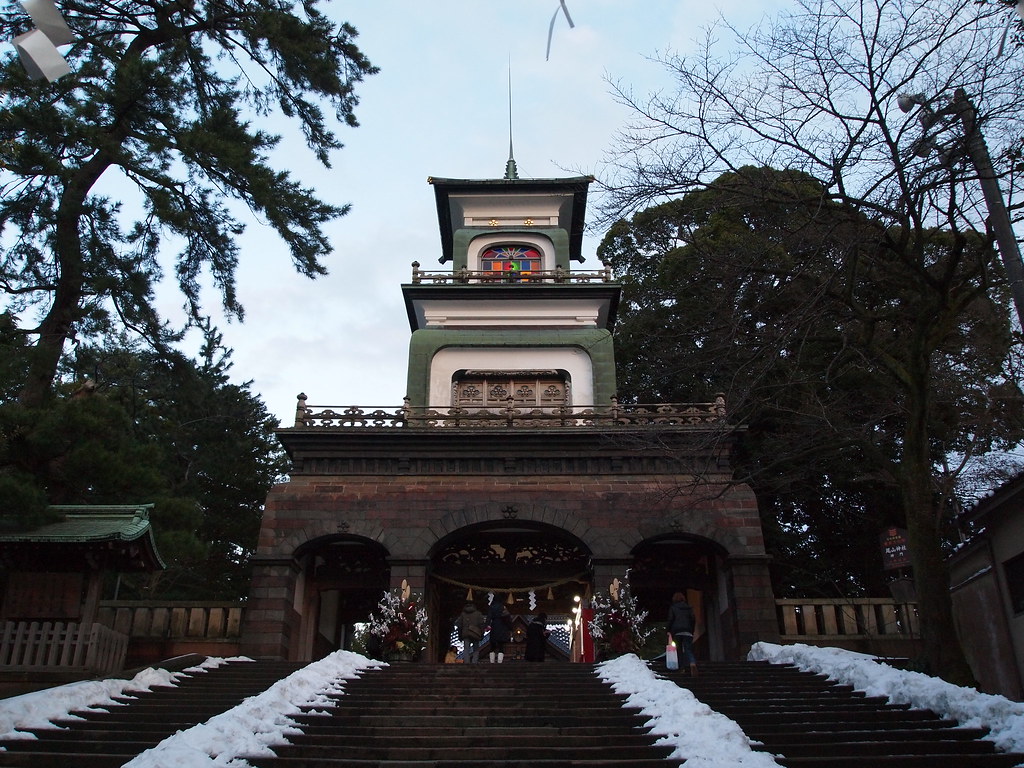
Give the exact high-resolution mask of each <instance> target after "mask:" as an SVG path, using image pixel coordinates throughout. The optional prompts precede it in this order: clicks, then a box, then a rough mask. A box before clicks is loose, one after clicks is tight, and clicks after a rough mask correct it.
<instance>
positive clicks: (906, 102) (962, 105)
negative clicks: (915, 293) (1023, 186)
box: [897, 88, 1024, 330]
mask: <svg viewBox="0 0 1024 768" xmlns="http://www.w3.org/2000/svg"><path fill="white" fill-rule="evenodd" d="M897 104H898V105H899V108H900V109H901V110H902V111H903V112H909V111H910V110H911V109H913V108H914V107H915V106H920V107H921V108H922V109H924V110H926V113H927V120H926V119H925V117H924V116H922V124H923V125H924V126H925V129H927V128H929V127H931V126H932V125H934V124H935V121H936V120H938V119H939V118H940V117H942V116H945V115H953V116H956V117H957V118H958V119H959V120H960V124H961V125H962V126H963V129H964V147H965V149H966V150H967V156H968V157H969V158H970V160H971V164H972V165H973V166H974V170H975V171H977V174H978V182H979V184H980V185H981V192H982V194H983V195H984V196H985V205H986V206H987V208H988V216H989V221H990V222H991V224H992V230H993V232H994V233H995V236H996V244H997V245H998V246H999V255H1000V257H1001V258H1002V261H1003V268H1004V269H1005V270H1006V277H1007V279H1008V280H1009V281H1010V292H1011V294H1012V296H1013V303H1014V306H1015V307H1016V309H1017V323H1018V324H1019V326H1020V328H1021V329H1022V330H1024V264H1022V263H1021V256H1020V249H1019V248H1018V246H1017V237H1016V235H1015V234H1014V232H1013V224H1012V223H1011V221H1010V214H1009V212H1008V211H1007V210H1006V205H1005V204H1004V203H1003V193H1002V190H1001V189H1000V188H999V182H998V181H997V180H996V173H995V169H994V168H993V166H992V158H991V156H990V155H989V153H988V145H987V144H985V137H984V136H983V135H982V133H981V129H980V128H979V127H978V120H977V116H978V113H977V110H976V109H975V107H974V104H973V103H972V102H971V100H970V99H969V98H968V97H967V93H966V91H964V89H963V88H957V89H956V91H955V92H954V93H953V98H952V99H951V100H950V102H949V103H948V104H947V105H946V106H944V107H942V108H941V109H939V110H937V111H936V110H933V109H932V107H931V103H930V102H929V100H928V99H926V98H925V97H924V96H923V95H921V94H917V95H909V94H901V95H900V96H899V97H898V99H897ZM933 146H934V144H933V143H930V141H929V139H928V138H927V137H924V138H923V139H922V142H921V147H922V148H923V149H926V150H927V149H930V148H931V147H933ZM925 154H927V152H926V153H925Z"/></svg>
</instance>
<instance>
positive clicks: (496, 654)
mask: <svg viewBox="0 0 1024 768" xmlns="http://www.w3.org/2000/svg"><path fill="white" fill-rule="evenodd" d="M487 624H488V625H489V626H490V628H491V664H493V663H494V661H495V658H497V661H498V663H499V664H501V663H502V662H503V661H504V660H505V643H507V642H508V641H509V640H510V639H512V614H510V613H509V612H508V608H507V607H506V606H505V604H504V603H503V602H502V601H501V600H499V599H498V598H497V596H495V598H494V601H493V602H492V603H491V607H490V608H489V609H488V610H487Z"/></svg>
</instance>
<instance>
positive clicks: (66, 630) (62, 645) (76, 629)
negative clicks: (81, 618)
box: [0, 621, 128, 673]
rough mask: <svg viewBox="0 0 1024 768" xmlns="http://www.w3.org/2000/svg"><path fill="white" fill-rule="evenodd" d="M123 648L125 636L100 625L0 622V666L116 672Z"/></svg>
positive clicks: (126, 641)
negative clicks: (76, 668) (72, 668)
mask: <svg viewBox="0 0 1024 768" xmlns="http://www.w3.org/2000/svg"><path fill="white" fill-rule="evenodd" d="M127 650H128V637H127V635H125V634H122V633H120V632H115V631H114V630H112V629H110V628H108V627H105V626H103V625H102V624H77V623H75V622H63V621H5V622H2V623H0V667H78V668H83V669H87V670H90V671H95V672H99V673H108V672H116V671H118V670H120V669H122V668H123V667H124V659H125V654H126V652H127Z"/></svg>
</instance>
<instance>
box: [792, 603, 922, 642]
mask: <svg viewBox="0 0 1024 768" xmlns="http://www.w3.org/2000/svg"><path fill="white" fill-rule="evenodd" d="M775 605H776V608H777V610H778V617H779V633H780V634H781V635H782V641H783V642H785V643H795V642H802V643H809V644H814V645H827V644H828V640H831V639H840V640H845V641H849V640H876V639H902V640H917V639H919V638H920V626H919V623H918V617H917V605H916V604H914V603H900V602H897V601H895V600H893V599H891V598H874V597H868V598H847V599H845V600H844V599H839V600H836V599H815V598H790V599H783V600H776V601H775Z"/></svg>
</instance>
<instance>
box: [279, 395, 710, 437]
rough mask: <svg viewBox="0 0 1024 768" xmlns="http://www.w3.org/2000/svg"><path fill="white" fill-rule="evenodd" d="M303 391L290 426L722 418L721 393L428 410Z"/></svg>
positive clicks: (592, 423) (699, 421)
mask: <svg viewBox="0 0 1024 768" xmlns="http://www.w3.org/2000/svg"><path fill="white" fill-rule="evenodd" d="M306 399H307V398H306V395H305V394H300V395H299V396H298V404H297V406H296V408H295V426H296V427H356V428H358V427H363V428H407V429H408V428H423V429H432V428H437V429H444V428H449V429H450V428H459V429H465V428H489V429H494V428H503V429H507V428H515V429H523V428H526V429H529V428H534V429H552V428H561V427H569V428H586V427H600V428H614V427H651V428H657V427H665V426H707V425H716V424H722V423H724V422H725V416H726V410H725V397H723V396H719V397H717V398H716V399H715V401H714V402H711V403H661V404H628V405H624V404H620V403H619V402H618V401H617V400H616V399H615V398H612V402H611V405H608V406H604V407H599V406H557V407H551V408H540V407H536V408H535V407H531V406H527V407H522V406H521V405H517V404H516V403H515V401H513V400H512V399H511V398H510V399H509V400H508V402H507V404H506V405H505V406H504V407H499V408H460V407H451V408H429V407H421V406H412V405H409V402H408V400H406V403H405V405H403V406H402V407H401V408H392V409H388V408H383V407H381V408H378V407H375V406H354V405H353V406H347V407H344V406H323V405H307V404H306Z"/></svg>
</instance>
